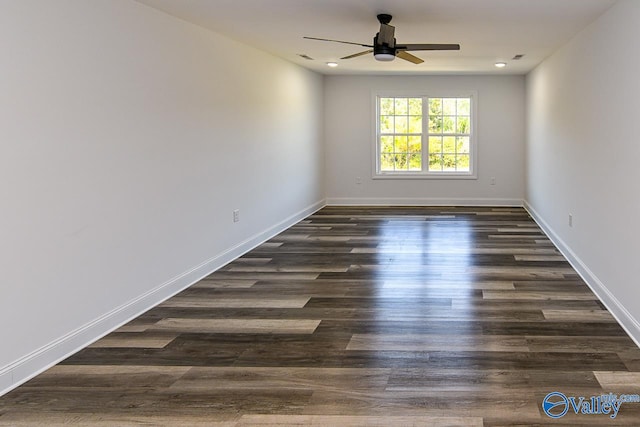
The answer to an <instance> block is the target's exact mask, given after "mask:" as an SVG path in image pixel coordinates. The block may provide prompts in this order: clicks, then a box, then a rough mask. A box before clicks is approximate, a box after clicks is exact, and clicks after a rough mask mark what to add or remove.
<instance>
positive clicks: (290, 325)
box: [0, 206, 640, 427]
mask: <svg viewBox="0 0 640 427" xmlns="http://www.w3.org/2000/svg"><path fill="white" fill-rule="evenodd" d="M639 375H640V348H638V347H637V346H636V345H635V343H634V342H633V341H632V340H631V339H630V338H629V336H628V335H627V334H626V333H625V331H624V329H622V328H621V327H620V325H618V323H616V321H615V318H613V316H611V314H610V313H609V312H608V311H607V309H606V307H605V306H604V305H603V304H602V302H600V301H599V300H598V299H597V297H596V296H595V295H594V294H593V293H592V291H591V290H590V289H589V287H588V286H587V285H586V284H585V282H584V281H583V280H582V278H581V277H580V276H579V275H578V274H577V273H576V272H575V271H574V270H573V269H572V268H571V266H570V264H569V263H568V262H567V261H566V260H565V259H564V258H563V256H562V255H561V253H560V252H559V251H558V249H557V248H556V247H555V246H554V245H553V242H552V241H551V240H549V239H548V238H547V236H546V235H545V234H544V232H543V231H542V230H541V229H540V228H539V227H538V225H537V224H536V223H535V222H534V221H533V220H532V218H531V217H530V216H529V214H528V213H527V212H526V211H525V210H524V209H522V208H519V207H472V206H465V207H456V206H445V207H423V206H404V207H388V206H327V207H324V208H322V209H320V210H319V211H317V212H316V213H314V214H313V215H310V216H309V217H307V218H305V219H304V220H302V221H301V222H299V223H298V224H296V225H294V226H292V227H291V228H289V229H288V230H285V231H283V232H282V233H280V234H278V235H277V236H274V237H273V238H272V239H270V240H269V241H267V242H265V243H263V244H261V245H259V246H258V247H256V248H255V249H254V250H252V251H250V252H248V253H246V254H244V255H243V256H242V257H240V258H238V259H237V260H235V261H233V262H231V263H229V264H228V265H226V266H225V267H223V268H221V269H219V270H218V271H215V272H213V273H212V274H210V275H208V276H207V277H205V278H204V279H202V280H201V281H199V282H198V283H196V284H195V285H193V286H191V287H190V288H188V289H186V290H184V291H183V292H181V293H179V294H178V295H176V296H174V297H173V298H170V299H168V300H167V301H165V302H164V303H162V304H160V305H158V306H157V307H154V308H152V309H151V310H148V311H147V312H145V313H144V314H142V315H140V316H139V317H137V318H136V319H133V320H132V321H131V322H129V323H127V324H126V325H123V326H121V327H120V328H118V329H117V330H116V331H114V332H113V333H111V334H109V335H107V336H106V337H104V338H103V339H101V340H98V341H97V342H95V343H94V344H93V345H91V346H88V347H86V348H84V349H82V350H80V351H78V352H77V353H76V354H74V355H72V356H70V357H68V358H67V359H65V360H64V361H62V362H61V363H60V364H58V365H56V366H54V367H53V368H51V369H49V370H47V371H46V372H44V373H42V374H40V375H38V376H36V377H35V378H33V379H31V380H30V381H28V382H27V383H25V384H24V385H22V386H20V387H18V388H16V389H15V390H13V391H11V392H9V393H7V394H6V395H4V396H1V397H0V426H32V425H36V426H37V425H43V426H44V425H46V426H56V425H82V426H86V425H91V426H94V425H95V426H114V425H115V426H140V425H154V426H155V425H171V426H174V425H185V426H186V425H188V426H191V425H193V426H198V425H207V426H225V427H230V426H234V427H240V426H250V425H259V426H294V425H300V426H302V425H317V426H330V427H334V426H485V427H488V426H509V425H514V426H515V425H520V426H524V425H526V426H533V425H547V424H550V423H552V424H556V425H566V426H575V425H602V424H604V423H603V420H605V418H604V417H602V418H599V417H596V416H587V415H582V414H578V415H576V414H568V415H566V416H565V417H564V418H562V419H560V420H552V419H551V418H549V417H547V416H546V415H545V414H544V412H543V411H542V401H543V399H544V398H545V396H546V395H547V394H548V393H550V392H552V391H563V392H566V393H571V394H572V395H575V396H586V397H589V396H596V395H600V394H604V393H609V392H613V393H617V394H620V393H625V392H626V393H630V394H631V393H640V390H639V386H638V384H640V377H639ZM625 405H626V406H624V405H623V407H622V409H621V410H620V413H619V414H618V417H617V418H616V419H615V420H611V419H609V418H606V425H629V426H638V425H640V403H638V404H631V403H629V404H625Z"/></svg>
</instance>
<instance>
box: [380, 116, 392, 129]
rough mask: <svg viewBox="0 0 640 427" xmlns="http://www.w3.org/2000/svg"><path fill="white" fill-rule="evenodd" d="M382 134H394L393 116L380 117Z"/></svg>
mask: <svg viewBox="0 0 640 427" xmlns="http://www.w3.org/2000/svg"><path fill="white" fill-rule="evenodd" d="M380 133H393V116H381V117H380Z"/></svg>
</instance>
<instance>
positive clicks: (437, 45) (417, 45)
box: [396, 43, 460, 50]
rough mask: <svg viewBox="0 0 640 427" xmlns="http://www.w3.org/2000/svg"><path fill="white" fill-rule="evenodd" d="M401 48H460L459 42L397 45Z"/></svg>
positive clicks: (397, 47)
mask: <svg viewBox="0 0 640 427" xmlns="http://www.w3.org/2000/svg"><path fill="white" fill-rule="evenodd" d="M396 49H399V50H460V45H459V44H437V43H436V44H403V45H399V46H396Z"/></svg>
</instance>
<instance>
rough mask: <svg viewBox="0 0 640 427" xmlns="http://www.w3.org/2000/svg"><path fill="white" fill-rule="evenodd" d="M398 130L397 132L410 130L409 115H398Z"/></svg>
mask: <svg viewBox="0 0 640 427" xmlns="http://www.w3.org/2000/svg"><path fill="white" fill-rule="evenodd" d="M395 119H396V126H395V129H396V132H395V133H407V132H408V131H409V120H408V118H407V116H396V117H395Z"/></svg>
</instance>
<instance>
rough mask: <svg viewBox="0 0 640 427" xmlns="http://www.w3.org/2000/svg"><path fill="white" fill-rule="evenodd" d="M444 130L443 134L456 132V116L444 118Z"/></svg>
mask: <svg viewBox="0 0 640 427" xmlns="http://www.w3.org/2000/svg"><path fill="white" fill-rule="evenodd" d="M442 128H443V129H442V132H443V133H454V132H455V131H456V118H455V116H444V117H443V118H442Z"/></svg>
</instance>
